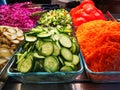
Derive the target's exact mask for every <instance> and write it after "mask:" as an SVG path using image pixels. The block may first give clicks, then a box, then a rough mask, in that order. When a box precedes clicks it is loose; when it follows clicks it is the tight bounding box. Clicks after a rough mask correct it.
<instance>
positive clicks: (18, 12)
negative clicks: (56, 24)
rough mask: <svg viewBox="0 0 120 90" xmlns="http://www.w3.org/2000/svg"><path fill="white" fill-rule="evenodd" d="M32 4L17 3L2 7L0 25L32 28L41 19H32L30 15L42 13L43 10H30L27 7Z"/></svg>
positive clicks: (0, 8) (0, 9) (36, 17)
mask: <svg viewBox="0 0 120 90" xmlns="http://www.w3.org/2000/svg"><path fill="white" fill-rule="evenodd" d="M28 4H32V3H30V2H24V3H15V4H12V5H1V6H0V25H7V26H13V27H18V28H32V27H34V25H35V23H36V22H37V20H38V19H39V17H38V16H35V17H30V14H31V13H33V12H36V11H41V8H33V9H30V8H29V7H27V5H28Z"/></svg>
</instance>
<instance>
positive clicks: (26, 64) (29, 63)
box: [19, 56, 33, 73]
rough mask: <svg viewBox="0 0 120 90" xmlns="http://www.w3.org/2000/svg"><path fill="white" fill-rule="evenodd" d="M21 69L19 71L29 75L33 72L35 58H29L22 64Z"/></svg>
mask: <svg viewBox="0 0 120 90" xmlns="http://www.w3.org/2000/svg"><path fill="white" fill-rule="evenodd" d="M20 65H21V66H20V68H19V71H20V72H22V73H27V72H29V71H31V69H32V67H33V58H32V56H29V57H27V58H26V59H25V60H24V61H23V62H22V64H20Z"/></svg>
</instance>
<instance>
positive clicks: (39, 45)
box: [35, 39, 44, 51]
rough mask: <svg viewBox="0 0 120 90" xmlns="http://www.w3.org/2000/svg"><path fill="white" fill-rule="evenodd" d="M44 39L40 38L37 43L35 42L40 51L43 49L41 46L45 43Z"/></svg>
mask: <svg viewBox="0 0 120 90" xmlns="http://www.w3.org/2000/svg"><path fill="white" fill-rule="evenodd" d="M43 43H44V41H42V40H41V39H38V40H37V42H36V44H35V47H36V49H37V50H38V51H40V50H41V46H42V45H43Z"/></svg>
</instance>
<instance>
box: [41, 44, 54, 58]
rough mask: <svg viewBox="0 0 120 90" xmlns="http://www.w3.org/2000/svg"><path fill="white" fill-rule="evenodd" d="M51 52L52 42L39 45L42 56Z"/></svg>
mask: <svg viewBox="0 0 120 90" xmlns="http://www.w3.org/2000/svg"><path fill="white" fill-rule="evenodd" d="M52 53H53V44H52V42H45V43H44V44H43V45H42V46H41V54H42V55H44V56H49V55H51V54H52Z"/></svg>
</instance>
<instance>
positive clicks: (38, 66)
mask: <svg viewBox="0 0 120 90" xmlns="http://www.w3.org/2000/svg"><path fill="white" fill-rule="evenodd" d="M32 71H33V72H38V71H40V65H39V61H35V64H34V67H33V70H32Z"/></svg>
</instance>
